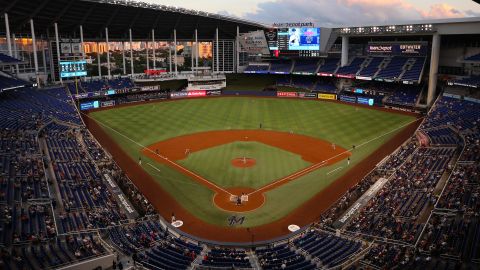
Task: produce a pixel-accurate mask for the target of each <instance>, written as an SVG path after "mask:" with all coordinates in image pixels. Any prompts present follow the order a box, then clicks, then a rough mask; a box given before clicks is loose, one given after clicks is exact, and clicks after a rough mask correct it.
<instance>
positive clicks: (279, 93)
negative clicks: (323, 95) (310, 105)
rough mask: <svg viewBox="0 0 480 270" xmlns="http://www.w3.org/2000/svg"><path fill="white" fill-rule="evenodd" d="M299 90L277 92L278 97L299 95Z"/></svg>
mask: <svg viewBox="0 0 480 270" xmlns="http://www.w3.org/2000/svg"><path fill="white" fill-rule="evenodd" d="M297 96H298V93H297V92H280V91H279V92H277V97H297Z"/></svg>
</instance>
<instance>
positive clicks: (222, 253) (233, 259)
mask: <svg viewBox="0 0 480 270" xmlns="http://www.w3.org/2000/svg"><path fill="white" fill-rule="evenodd" d="M202 266H207V267H226V268H251V267H252V266H251V264H250V259H249V257H248V255H247V254H246V253H245V250H236V249H227V248H213V249H211V250H210V251H209V252H208V254H207V255H205V257H204V258H203V260H202Z"/></svg>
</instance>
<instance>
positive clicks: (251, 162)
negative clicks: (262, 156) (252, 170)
mask: <svg viewBox="0 0 480 270" xmlns="http://www.w3.org/2000/svg"><path fill="white" fill-rule="evenodd" d="M255 164H257V161H256V160H255V159H254V158H247V157H241V158H234V159H232V165H233V166H234V167H237V168H249V167H253V166H255Z"/></svg>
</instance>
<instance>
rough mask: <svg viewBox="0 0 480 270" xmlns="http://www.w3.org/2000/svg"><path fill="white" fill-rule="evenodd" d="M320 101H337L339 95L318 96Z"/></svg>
mask: <svg viewBox="0 0 480 270" xmlns="http://www.w3.org/2000/svg"><path fill="white" fill-rule="evenodd" d="M318 98H319V99H331V100H336V99H337V95H335V94H318Z"/></svg>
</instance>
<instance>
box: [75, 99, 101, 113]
mask: <svg viewBox="0 0 480 270" xmlns="http://www.w3.org/2000/svg"><path fill="white" fill-rule="evenodd" d="M97 108H100V102H98V100H95V101H90V102H85V103H80V110H82V111H85V110H91V109H97Z"/></svg>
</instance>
